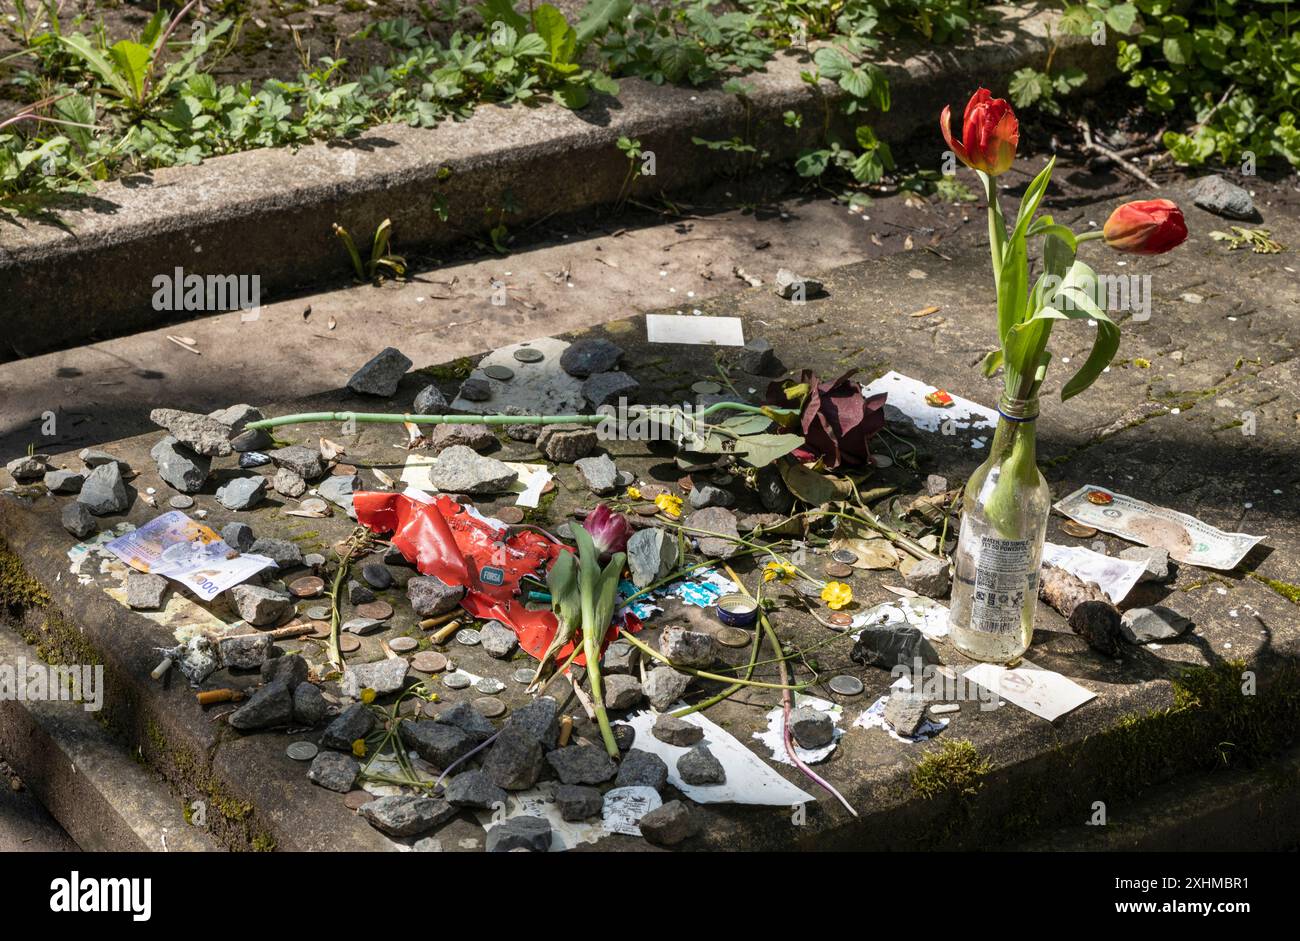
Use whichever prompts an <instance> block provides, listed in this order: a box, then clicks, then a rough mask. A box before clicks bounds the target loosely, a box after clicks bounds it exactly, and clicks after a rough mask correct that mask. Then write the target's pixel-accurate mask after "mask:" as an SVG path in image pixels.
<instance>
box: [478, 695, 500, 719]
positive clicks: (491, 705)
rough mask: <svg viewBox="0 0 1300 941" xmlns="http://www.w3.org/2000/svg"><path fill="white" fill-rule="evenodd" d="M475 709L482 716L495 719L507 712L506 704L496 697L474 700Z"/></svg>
mask: <svg viewBox="0 0 1300 941" xmlns="http://www.w3.org/2000/svg"><path fill="white" fill-rule="evenodd" d="M474 708H475V709H477V710H478V711H479V714H480V715H484V716H487V717H488V718H489V719H495V718H496V717H497V716H499V715H501V714H502V713H504V712H505V711H506V704H505V703H503V702H502V701H501V700H499V699H497V698H496V697H495V696H484V697H482V698H481V699H476V700H474Z"/></svg>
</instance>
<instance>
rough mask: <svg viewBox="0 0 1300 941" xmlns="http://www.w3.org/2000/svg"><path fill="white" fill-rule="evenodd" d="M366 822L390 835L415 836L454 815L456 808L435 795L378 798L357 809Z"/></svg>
mask: <svg viewBox="0 0 1300 941" xmlns="http://www.w3.org/2000/svg"><path fill="white" fill-rule="evenodd" d="M357 813H359V814H360V815H361V816H362V817H363V818H365V821H366V822H367V823H368V824H370V825H371V826H372V827H374V828H375V829H376V830H378V831H380V832H381V833H386V834H388V835H389V836H396V837H402V836H418V835H419V834H421V833H427V832H428V831H430V830H432V829H433V828H434V827H436V826H439V825H440V824H443V823H446V822H447V821H448V820H450V819H451V818H452V817H454V816H456V813H457V811H456V808H455V807H453V806H451V804H448V803H447V802H446V801H445V800H439V799H438V798H434V797H418V796H414V795H400V796H397V797H379V798H376V799H375V800H372V801H370V803H368V804H362V805H361V809H360V810H359V811H357Z"/></svg>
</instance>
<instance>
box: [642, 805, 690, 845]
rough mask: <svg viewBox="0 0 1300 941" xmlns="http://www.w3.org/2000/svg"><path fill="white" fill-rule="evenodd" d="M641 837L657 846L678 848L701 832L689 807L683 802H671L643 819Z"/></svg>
mask: <svg viewBox="0 0 1300 941" xmlns="http://www.w3.org/2000/svg"><path fill="white" fill-rule="evenodd" d="M640 828H641V835H642V836H643V837H645V838H646V840H647V841H649V842H650V843H654V844H655V845H656V846H676V845H677V844H678V843H680V842H682V841H683V840H685V839H688V838H689V837H692V836H694V835H695V833H696V832H697V831H698V830H699V824H698V822H697V821H696V818H695V815H694V814H692V813H691V810H690V808H689V807H687V806H686V805H685V804H683V803H682V802H681V801H669V802H668V803H666V804H664V805H663V806H662V807H656V808H655V809H654V810H652V811H650V813H648V814H646V815H645V816H644V817H642V818H641V822H640Z"/></svg>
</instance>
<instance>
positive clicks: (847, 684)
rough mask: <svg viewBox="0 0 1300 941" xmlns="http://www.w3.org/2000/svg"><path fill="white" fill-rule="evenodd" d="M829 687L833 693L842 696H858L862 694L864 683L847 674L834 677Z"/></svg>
mask: <svg viewBox="0 0 1300 941" xmlns="http://www.w3.org/2000/svg"><path fill="white" fill-rule="evenodd" d="M829 685H830V688H831V691H832V692H835V693H839V694H840V695H841V696H856V695H858V694H859V693H861V692H862V681H861V680H860V679H858V678H857V677H856V676H849V675H848V674H847V673H841V674H840V675H839V676H832V677H831V681H830V684H829Z"/></svg>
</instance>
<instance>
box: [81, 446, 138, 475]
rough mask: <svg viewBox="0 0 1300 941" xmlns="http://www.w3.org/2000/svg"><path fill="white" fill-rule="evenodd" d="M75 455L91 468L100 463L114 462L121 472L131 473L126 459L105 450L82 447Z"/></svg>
mask: <svg viewBox="0 0 1300 941" xmlns="http://www.w3.org/2000/svg"><path fill="white" fill-rule="evenodd" d="M77 457H79V458H81V463H83V464H85V465H86V466H87V467H89V468H91V469H92V470H93V469H94V468H96V467H99V466H100V465H101V464H116V465H118V466H119V467H120V468H121V469H122V473H123V474H129V473H131V465H130V464H128V463H127V462H126V461H124V460H122V459H121V458H120V457H114V456H113V455H111V454H109V453H108V452H107V451H100V450H99V449H97V448H83V449H82V451H81V453H80V454H78V455H77Z"/></svg>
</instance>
